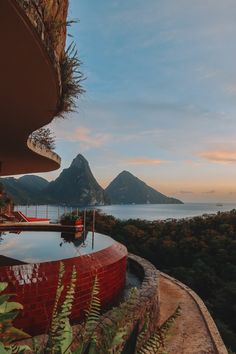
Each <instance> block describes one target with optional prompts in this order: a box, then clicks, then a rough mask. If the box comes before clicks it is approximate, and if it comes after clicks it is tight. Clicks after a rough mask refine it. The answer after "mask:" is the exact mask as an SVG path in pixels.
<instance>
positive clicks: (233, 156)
mask: <svg viewBox="0 0 236 354" xmlns="http://www.w3.org/2000/svg"><path fill="white" fill-rule="evenodd" d="M200 157H202V158H204V159H207V160H209V161H211V162H216V163H236V150H234V151H229V150H213V151H205V152H202V153H201V154H200Z"/></svg>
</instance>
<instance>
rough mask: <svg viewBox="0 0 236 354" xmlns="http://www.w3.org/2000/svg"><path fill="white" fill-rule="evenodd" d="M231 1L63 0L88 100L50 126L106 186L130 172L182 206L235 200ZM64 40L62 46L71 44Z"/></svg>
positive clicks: (234, 9) (61, 148)
mask: <svg viewBox="0 0 236 354" xmlns="http://www.w3.org/2000/svg"><path fill="white" fill-rule="evenodd" d="M235 13H236V2H235V0H224V1H222V0H198V1H193V0H192V1H189V0H178V1H176V0H147V1H143V0H126V1H122V0H99V1H95V0H90V1H87V0H79V1H78V0H70V9H69V18H70V19H78V20H79V22H78V23H77V24H74V25H73V26H72V27H70V28H69V33H70V34H71V35H72V36H73V40H74V41H75V43H76V46H77V49H78V53H79V57H80V60H81V61H82V66H81V70H82V72H83V73H84V76H85V77H86V80H85V81H84V82H83V86H84V88H85V90H86V93H85V94H84V95H83V96H82V97H80V98H79V100H78V110H77V112H74V113H72V114H69V115H68V118H66V119H64V120H62V119H56V120H55V121H54V122H53V123H52V124H51V125H50V127H51V129H52V130H53V131H54V133H55V135H56V152H57V153H58V154H59V155H60V156H61V158H62V166H61V169H60V170H57V171H54V172H52V173H49V174H41V175H42V176H43V177H46V178H48V179H49V180H51V179H54V178H55V177H56V176H58V174H59V173H60V172H61V171H62V169H63V168H67V167H69V165H70V163H71V161H72V159H73V158H74V157H75V156H76V155H77V154H78V153H81V154H83V155H84V157H85V158H86V159H87V160H88V161H89V163H90V166H91V169H92V172H93V174H94V176H95V177H96V179H97V180H98V182H99V183H100V184H101V185H102V186H103V187H106V186H107V185H108V184H109V183H110V182H111V180H112V179H113V178H115V177H116V175H117V174H118V173H120V172H121V171H122V170H128V171H130V172H131V173H133V174H134V175H136V176H137V177H139V178H140V179H142V180H144V181H145V182H146V183H147V184H149V185H151V186H152V187H154V188H155V189H157V190H158V191H160V192H162V193H164V194H166V195H169V196H173V197H177V198H179V199H181V200H183V201H186V202H187V201H192V202H208V201H209V202H223V201H228V202H236V60H235V58H236V41H235V38H236V20H235ZM71 40H72V39H71V37H68V44H69V43H70V41H71Z"/></svg>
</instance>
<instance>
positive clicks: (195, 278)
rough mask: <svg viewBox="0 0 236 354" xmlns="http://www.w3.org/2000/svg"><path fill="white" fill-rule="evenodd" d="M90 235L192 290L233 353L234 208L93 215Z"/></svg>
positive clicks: (235, 311) (235, 316)
mask: <svg viewBox="0 0 236 354" xmlns="http://www.w3.org/2000/svg"><path fill="white" fill-rule="evenodd" d="M89 217H90V218H91V215H90V216H89ZM96 231H97V232H101V233H104V234H107V235H110V236H112V237H113V238H114V239H116V240H117V241H119V242H121V243H123V244H125V245H126V246H127V248H128V250H129V251H130V252H132V253H135V254H137V255H140V256H141V257H144V258H147V259H148V260H149V261H151V262H152V263H153V264H154V265H155V266H156V267H157V268H158V269H160V270H161V271H163V272H165V273H168V274H169V275H171V276H173V277H175V278H177V279H179V280H180V281H182V282H183V283H185V284H187V285H188V286H189V287H191V288H192V289H193V290H194V291H196V293H197V294H198V295H199V296H200V297H201V298H202V299H203V301H204V302H205V304H206V306H207V307H208V309H209V311H210V313H211V315H212V317H213V318H214V320H215V322H216V324H217V326H218V329H219V331H220V333H221V335H222V338H223V340H224V342H225V344H226V345H227V346H228V348H230V349H231V350H233V351H236V210H232V211H230V212H225V213H223V212H219V213H218V214H217V215H205V216H202V217H194V218H192V219H181V220H175V219H172V220H168V221H147V220H140V219H135V220H132V219H129V220H119V219H115V218H114V217H113V216H108V215H105V214H102V213H100V212H98V213H97V216H96Z"/></svg>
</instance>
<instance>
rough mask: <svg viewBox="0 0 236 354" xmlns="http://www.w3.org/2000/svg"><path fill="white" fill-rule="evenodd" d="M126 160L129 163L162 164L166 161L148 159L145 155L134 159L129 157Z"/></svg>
mask: <svg viewBox="0 0 236 354" xmlns="http://www.w3.org/2000/svg"><path fill="white" fill-rule="evenodd" d="M124 162H125V163H126V164H128V165H160V164H161V163H164V162H165V161H163V160H158V159H148V158H145V157H137V158H134V159H127V160H125V161H124Z"/></svg>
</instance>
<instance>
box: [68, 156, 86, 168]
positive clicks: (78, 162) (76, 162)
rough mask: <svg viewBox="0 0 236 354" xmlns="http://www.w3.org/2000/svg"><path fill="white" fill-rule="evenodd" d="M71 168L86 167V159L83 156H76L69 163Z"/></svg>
mask: <svg viewBox="0 0 236 354" xmlns="http://www.w3.org/2000/svg"><path fill="white" fill-rule="evenodd" d="M72 166H75V167H78V168H81V167H84V166H88V161H87V160H86V158H85V157H84V156H83V155H81V154H78V155H77V156H76V157H75V158H74V159H73V161H72V162H71V165H70V167H72Z"/></svg>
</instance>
